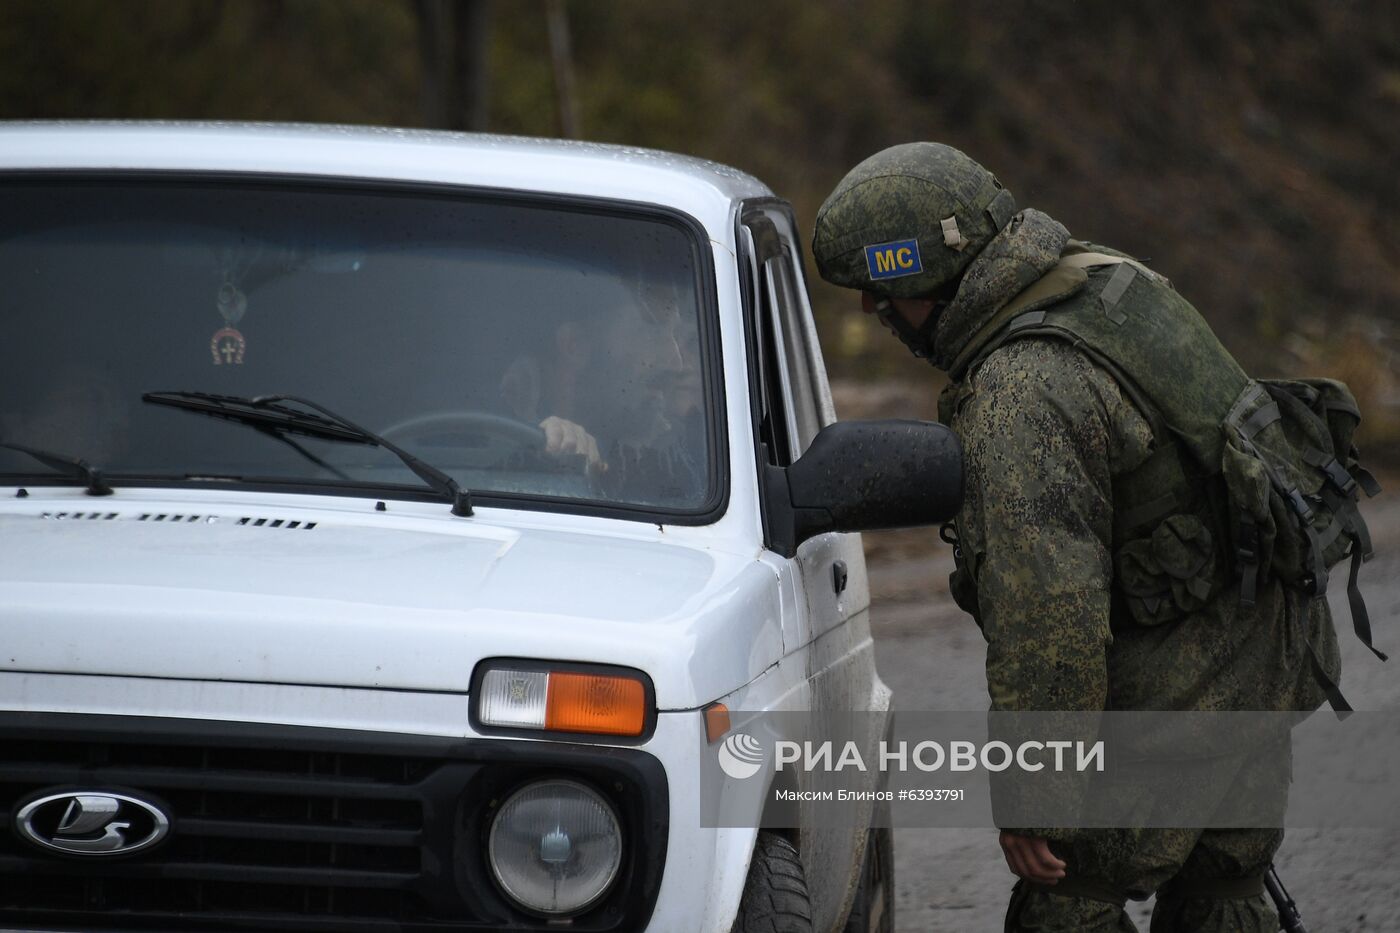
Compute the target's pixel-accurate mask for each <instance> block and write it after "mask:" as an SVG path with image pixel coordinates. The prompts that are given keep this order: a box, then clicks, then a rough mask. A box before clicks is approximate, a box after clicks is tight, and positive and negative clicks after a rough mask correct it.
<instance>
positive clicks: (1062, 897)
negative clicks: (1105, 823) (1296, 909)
mask: <svg viewBox="0 0 1400 933" xmlns="http://www.w3.org/2000/svg"><path fill="white" fill-rule="evenodd" d="M1282 842H1283V830H1281V829H1205V830H1201V829H1094V830H1080V831H1078V832H1076V833H1074V834H1073V835H1072V836H1070V837H1069V838H1067V839H1065V840H1063V841H1052V842H1051V849H1052V851H1054V852H1055V854H1056V855H1058V856H1059V857H1060V858H1062V859H1064V860H1065V862H1066V863H1067V865H1068V868H1067V869H1066V879H1065V880H1064V881H1061V882H1060V885H1064V887H1063V888H1061V889H1060V890H1059V891H1056V888H1057V887H1060V885H1055V886H1044V885H1036V884H1031V883H1029V882H1026V881H1020V882H1017V884H1016V887H1015V888H1014V889H1013V891H1012V893H1011V903H1010V905H1009V906H1008V907H1007V911H1006V927H1005V929H1006V933H1020V931H1032V930H1034V931H1039V933H1136V931H1137V927H1136V926H1134V924H1133V921H1132V920H1130V919H1129V918H1128V914H1127V912H1126V911H1125V910H1124V909H1123V904H1124V902H1125V900H1126V898H1128V897H1137V898H1145V897H1146V896H1147V895H1148V894H1150V893H1152V892H1153V891H1155V892H1156V893H1157V904H1156V907H1155V909H1154V910H1153V912H1152V927H1151V933H1188V931H1189V933H1216V931H1220V933H1224V931H1229V933H1276V931H1277V930H1278V916H1277V914H1275V912H1274V908H1273V905H1272V904H1271V903H1269V901H1268V898H1267V896H1266V895H1264V894H1262V893H1258V888H1257V887H1254V886H1253V885H1252V884H1251V882H1252V881H1253V880H1255V879H1259V878H1262V876H1263V874H1264V872H1266V871H1267V870H1268V867H1269V863H1270V862H1272V861H1273V857H1274V852H1276V851H1277V850H1278V847H1279V845H1280V844H1281V843H1282ZM1066 882H1069V883H1068V884H1067V883H1066ZM1251 887H1253V891H1250V892H1248V893H1246V891H1244V890H1241V889H1249V888H1251Z"/></svg>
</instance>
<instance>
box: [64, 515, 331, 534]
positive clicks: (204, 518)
mask: <svg viewBox="0 0 1400 933" xmlns="http://www.w3.org/2000/svg"><path fill="white" fill-rule="evenodd" d="M39 517H40V518H46V519H48V520H50V521H58V522H76V521H103V522H110V521H114V520H116V519H118V518H121V517H122V516H121V513H120V512H41V513H40V514H39ZM219 520H220V518H219V516H217V515H185V514H183V513H179V514H176V513H169V512H142V513H141V514H140V515H137V516H136V517H135V519H134V521H138V522H180V523H184V524H189V523H191V522H204V523H206V524H213V523H214V522H217V521H219ZM232 521H233V523H234V524H236V525H249V526H252V527H254V528H286V529H288V530H291V529H294V528H299V529H301V530H302V531H310V530H311V529H313V528H315V527H316V523H315V522H303V521H289V520H287V519H284V518H256V517H254V516H251V515H245V516H243V517H242V518H235V519H232Z"/></svg>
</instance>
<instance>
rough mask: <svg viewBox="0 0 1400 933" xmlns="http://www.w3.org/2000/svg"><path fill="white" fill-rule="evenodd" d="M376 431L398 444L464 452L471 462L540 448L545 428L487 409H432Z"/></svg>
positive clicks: (477, 463) (485, 462)
mask: <svg viewBox="0 0 1400 933" xmlns="http://www.w3.org/2000/svg"><path fill="white" fill-rule="evenodd" d="M379 433H380V434H381V435H383V436H384V438H385V439H386V440H390V441H393V442H394V443H395V444H398V445H400V446H407V445H413V446H415V447H418V448H428V449H429V450H431V449H432V448H435V447H442V448H450V449H451V450H453V451H455V452H458V453H462V452H465V453H467V454H468V455H469V457H470V459H471V465H473V466H489V465H491V464H495V463H499V462H501V461H502V460H504V459H506V458H507V457H509V456H510V455H511V454H514V453H518V452H520V451H543V450H544V444H545V437H544V431H542V430H540V429H539V428H538V427H536V426H535V425H533V424H528V423H526V422H524V421H520V420H518V419H516V418H511V417H508V416H506V415H498V414H496V413H494V412H489V411H460V410H458V411H450V410H449V411H432V412H427V413H426V414H422V415H415V416H413V417H412V418H405V419H404V420H403V421H396V422H394V423H393V424H391V425H389V426H388V427H386V428H384V430H382V431H380V432H379ZM427 456H428V457H431V454H428V455H427Z"/></svg>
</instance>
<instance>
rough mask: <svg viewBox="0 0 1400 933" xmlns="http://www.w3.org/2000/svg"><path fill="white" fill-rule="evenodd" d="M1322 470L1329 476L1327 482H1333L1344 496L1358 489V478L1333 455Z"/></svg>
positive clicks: (1333, 486)
mask: <svg viewBox="0 0 1400 933" xmlns="http://www.w3.org/2000/svg"><path fill="white" fill-rule="evenodd" d="M1322 472H1323V474H1324V475H1326V477H1327V482H1329V483H1331V484H1332V488H1333V489H1335V490H1337V492H1339V493H1341V494H1342V495H1344V496H1350V495H1351V494H1352V493H1353V492H1355V491H1356V479H1355V477H1353V476H1352V475H1351V474H1350V473H1348V472H1347V471H1346V469H1345V468H1344V467H1343V466H1342V465H1341V464H1340V463H1338V462H1337V458H1336V457H1333V458H1332V459H1331V460H1329V461H1328V462H1327V464H1326V466H1324V467H1323V468H1322Z"/></svg>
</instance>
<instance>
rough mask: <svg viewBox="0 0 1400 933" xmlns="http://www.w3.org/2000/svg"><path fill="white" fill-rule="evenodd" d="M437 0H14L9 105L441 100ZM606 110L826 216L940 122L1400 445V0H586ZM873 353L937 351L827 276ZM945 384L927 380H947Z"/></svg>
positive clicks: (27, 112) (837, 320) (1029, 191)
mask: <svg viewBox="0 0 1400 933" xmlns="http://www.w3.org/2000/svg"><path fill="white" fill-rule="evenodd" d="M431 2H436V0H418V2H413V0H298V2H288V0H239V2H227V0H163V2H159V3H147V4H113V3H109V2H106V0H66V2H64V3H54V2H51V0H7V2H6V3H4V4H3V6H0V117H9V118H27V117H172V118H229V119H276V120H312V121H342V122H351V123H387V124H398V125H424V124H425V123H426V122H429V121H427V120H426V119H425V117H424V114H425V112H428V111H426V110H425V103H424V101H425V93H424V69H423V66H422V63H421V60H420V54H419V52H420V46H419V33H418V25H419V22H420V19H419V17H420V15H421V11H422V9H423V8H424V5H425V4H426V3H431ZM544 9H545V6H544V0H511V2H506V0H496V2H495V3H494V4H492V5H491V9H490V10H489V13H490V15H489V16H488V17H486V18H484V20H483V22H485V23H486V24H487V25H488V28H489V36H488V39H489V41H488V42H487V43H486V45H485V47H487V48H489V60H488V63H487V67H486V69H485V72H486V74H487V75H488V76H489V87H488V88H487V94H486V98H485V100H486V112H485V115H484V116H485V124H486V125H487V126H489V127H490V128H491V129H494V130H498V131H502V132H512V133H526V134H543V135H551V134H554V133H555V132H557V127H558V126H559V120H558V117H557V111H558V108H557V107H556V101H555V97H554V94H555V83H554V80H553V74H552V71H551V63H550V58H549V55H548V41H547V37H546V30H545V15H544ZM567 10H568V16H569V22H570V25H571V32H572V46H573V51H574V62H575V69H576V79H577V80H576V86H577V89H578V113H579V118H580V126H581V133H582V135H583V136H585V137H588V138H592V139H598V140H604V141H611V142H625V143H630V144H639V145H648V146H657V147H661V148H667V149H677V150H681V151H686V152H691V153H695V154H697V155H702V156H707V157H710V158H714V159H718V160H720V161H724V162H728V163H731V164H734V165H737V166H740V167H742V168H745V169H748V170H750V171H752V172H753V173H754V174H756V175H758V176H759V177H761V178H763V179H765V180H766V181H768V182H769V184H771V185H772V186H773V187H774V188H775V189H776V190H778V191H779V192H781V193H783V194H784V195H786V196H788V197H789V198H791V199H792V200H793V202H794V204H795V205H796V207H797V210H798V214H799V217H800V218H802V220H803V222H804V224H805V223H809V222H810V219H811V217H812V214H813V212H814V211H815V208H816V206H817V204H818V203H819V202H820V199H821V197H822V196H823V195H824V194H825V192H826V191H828V190H829V189H830V188H831V186H832V185H833V184H834V183H835V182H836V180H837V179H838V178H840V176H841V175H842V174H843V173H844V171H845V170H846V169H847V168H848V167H849V166H850V165H851V164H853V163H854V162H856V161H858V160H859V159H861V158H863V157H864V156H866V155H868V154H869V153H871V152H873V151H875V150H877V149H879V148H881V147H883V146H886V145H889V144H892V143H895V142H902V141H907V140H911V139H940V140H943V141H947V142H950V143H952V144H954V145H957V146H959V147H961V148H964V149H966V150H967V151H968V152H970V153H972V154H973V155H975V156H976V157H978V158H979V159H981V160H982V161H984V162H985V163H986V164H988V165H989V166H991V167H992V168H993V169H994V170H995V171H997V172H998V173H999V174H1000V176H1001V177H1002V179H1003V181H1005V182H1006V183H1007V185H1008V186H1009V187H1011V188H1012V190H1013V191H1015V192H1016V194H1017V195H1018V197H1019V199H1020V201H1021V203H1022V204H1023V205H1034V206H1037V207H1040V208H1042V209H1044V210H1047V211H1049V212H1050V213H1052V214H1054V215H1056V216H1057V217H1059V218H1060V219H1061V220H1063V221H1064V222H1065V223H1066V224H1067V225H1068V226H1069V227H1070V229H1071V231H1072V232H1074V233H1075V234H1076V235H1079V236H1082V237H1085V238H1089V239H1094V240H1097V241H1099V242H1104V243H1110V244H1112V245H1115V246H1118V247H1120V248H1122V249H1126V250H1128V251H1130V252H1133V253H1135V254H1137V255H1139V256H1143V257H1147V258H1149V259H1150V260H1151V261H1152V263H1153V264H1154V266H1156V267H1157V268H1158V269H1160V270H1161V271H1163V272H1165V273H1166V274H1167V275H1168V276H1170V277H1171V278H1172V279H1173V281H1174V282H1175V283H1176V285H1177V286H1178V288H1179V289H1180V290H1181V291H1182V292H1183V293H1184V294H1186V295H1187V296H1188V297H1190V298H1191V299H1192V300H1193V301H1195V302H1196V304H1197V305H1198V306H1199V307H1200V308H1201V309H1202V310H1203V312H1204V313H1205V314H1206V315H1207V317H1209V318H1210V319H1211V321H1212V322H1213V323H1214V324H1215V326H1216V327H1217V329H1218V330H1219V331H1220V333H1221V334H1222V336H1223V338H1224V339H1225V341H1226V343H1227V344H1228V345H1229V346H1230V347H1231V348H1232V349H1233V350H1234V351H1235V352H1236V353H1237V355H1239V356H1240V357H1241V359H1242V361H1243V362H1244V363H1245V364H1246V366H1247V367H1248V368H1249V369H1251V370H1252V371H1254V372H1258V373H1261V374H1263V373H1266V372H1267V373H1278V374H1301V373H1327V374H1335V375H1339V376H1341V377H1343V378H1345V379H1347V380H1348V381H1350V382H1351V384H1352V387H1353V389H1354V390H1355V391H1356V393H1357V395H1358V396H1359V397H1360V398H1361V400H1362V403H1363V405H1364V407H1365V411H1366V413H1367V415H1368V421H1367V423H1366V425H1365V426H1364V427H1363V435H1362V440H1363V443H1364V444H1366V445H1369V446H1370V447H1372V448H1375V447H1376V446H1377V445H1379V447H1380V449H1382V450H1383V451H1384V452H1385V453H1388V454H1390V455H1391V456H1392V457H1400V383H1398V382H1397V370H1400V367H1398V366H1397V353H1400V236H1397V233H1400V173H1397V172H1396V170H1395V159H1396V153H1397V152H1400V5H1396V4H1393V3H1384V2H1379V0H1378V2H1361V0H1358V2H1336V0H1314V2H1303V0H1252V2H1241V3H1229V4H1225V3H1217V4H1179V3H1126V4H1125V3H1120V2H1116V0H1080V2H1077V3H1066V2H1062V0H983V2H978V3H955V2H949V0H939V2H919V0H863V2H856V0H764V2H763V3H739V2H735V0H720V2H710V3H705V4H696V3H693V2H683V0H612V2H608V3H584V2H577V0H573V2H570V3H569V4H568V6H567ZM814 297H815V299H816V302H817V307H818V312H819V316H820V321H821V326H822V329H823V331H824V337H825V343H826V347H827V352H828V358H829V360H830V362H831V364H832V367H833V369H834V370H835V371H836V373H837V374H838V375H840V376H843V377H848V378H860V379H864V378H870V377H872V376H897V377H900V378H904V377H906V376H912V377H914V378H916V379H920V380H926V379H927V377H926V376H925V374H923V373H921V372H918V371H917V370H914V369H911V368H910V367H913V366H914V365H915V364H913V363H912V362H911V361H909V359H908V358H907V357H906V356H904V355H903V351H902V350H900V348H898V347H897V346H896V345H895V344H894V343H893V342H892V341H888V340H886V339H884V338H883V336H881V335H878V334H874V333H872V332H871V331H870V330H869V329H868V328H867V325H866V324H865V322H863V321H861V320H858V317H859V316H856V315H850V314H845V313H843V309H844V308H847V307H849V306H850V303H851V302H850V299H849V298H848V297H847V296H844V295H842V294H840V293H838V292H836V291H835V290H833V289H829V288H827V287H826V286H825V285H822V284H820V283H816V284H815V285H814ZM926 384H927V383H926V382H925V383H924V385H926Z"/></svg>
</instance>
